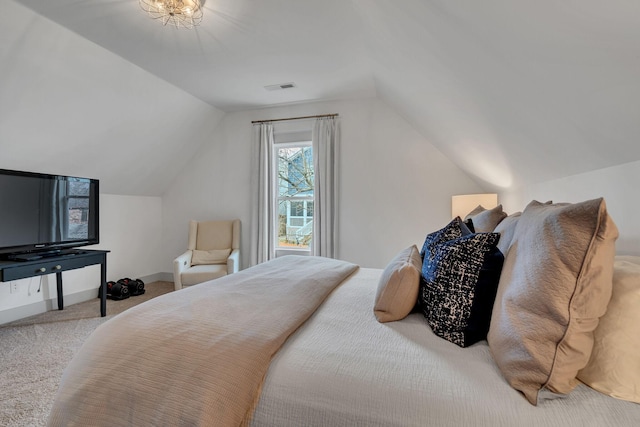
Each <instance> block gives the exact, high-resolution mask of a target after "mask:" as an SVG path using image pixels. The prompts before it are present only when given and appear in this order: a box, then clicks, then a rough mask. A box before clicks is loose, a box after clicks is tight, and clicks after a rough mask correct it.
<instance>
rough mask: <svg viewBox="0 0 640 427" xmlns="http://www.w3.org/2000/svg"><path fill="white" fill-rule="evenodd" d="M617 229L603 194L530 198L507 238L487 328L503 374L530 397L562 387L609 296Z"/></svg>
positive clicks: (569, 385) (570, 382)
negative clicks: (569, 199) (568, 199)
mask: <svg viewBox="0 0 640 427" xmlns="http://www.w3.org/2000/svg"><path fill="white" fill-rule="evenodd" d="M617 237H618V230H617V228H616V226H615V224H614V223H613V221H612V220H611V218H610V217H609V215H608V214H607V209H606V206H605V202H604V200H603V199H595V200H589V201H586V202H582V203H575V204H555V205H554V204H548V205H546V204H542V203H539V202H536V201H533V202H531V203H529V205H528V206H527V207H526V209H525V210H524V212H523V213H522V216H521V217H520V219H519V220H518V225H517V227H516V230H515V234H514V236H513V240H512V241H511V246H510V249H509V252H508V254H507V257H506V259H505V264H504V267H503V270H502V275H501V277H500V283H499V285H498V295H497V297H496V302H495V304H494V308H493V313H492V318H491V326H490V329H489V336H488V339H487V340H488V342H489V348H490V350H491V354H492V355H493V358H494V360H495V361H496V363H497V365H498V367H499V368H500V370H501V371H502V373H503V375H504V376H505V378H506V379H507V381H508V382H509V384H511V386H512V387H513V388H515V389H517V390H520V391H521V392H522V393H524V395H525V396H526V398H527V399H528V400H529V402H531V403H532V404H534V405H535V404H537V402H538V394H539V392H540V391H541V390H542V389H546V390H549V391H551V392H553V393H561V394H566V393H569V392H570V391H571V390H572V389H573V388H574V387H575V386H576V385H577V383H578V381H577V379H576V376H577V374H578V371H579V370H580V369H582V368H584V367H585V365H586V364H587V362H588V361H589V357H590V356H591V351H592V348H593V331H594V329H595V328H596V326H597V325H598V319H599V318H600V317H601V316H602V315H603V314H604V313H605V311H606V308H607V304H608V302H609V299H610V297H611V287H612V276H613V257H614V254H615V240H616V238H617Z"/></svg>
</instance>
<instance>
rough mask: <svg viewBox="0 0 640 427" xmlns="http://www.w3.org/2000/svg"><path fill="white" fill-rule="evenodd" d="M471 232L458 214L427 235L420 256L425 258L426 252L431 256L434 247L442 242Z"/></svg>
mask: <svg viewBox="0 0 640 427" xmlns="http://www.w3.org/2000/svg"><path fill="white" fill-rule="evenodd" d="M470 232H471V231H470V230H469V229H468V228H467V226H466V225H465V224H464V222H462V220H461V219H460V217H459V216H457V217H455V218H454V219H453V220H451V222H450V223H449V224H447V225H445V226H444V227H443V228H441V229H440V230H437V231H434V232H433V233H429V234H427V237H425V239H424V243H423V244H422V249H421V250H420V256H421V257H422V259H423V260H424V257H425V254H429V257H431V252H432V251H433V248H435V247H436V246H437V245H439V244H440V243H443V242H448V241H449V240H452V239H455V238H458V237H462V236H463V235H465V234H469V233H470Z"/></svg>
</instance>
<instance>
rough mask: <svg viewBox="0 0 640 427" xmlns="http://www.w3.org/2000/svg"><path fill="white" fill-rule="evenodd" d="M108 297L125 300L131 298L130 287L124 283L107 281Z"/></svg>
mask: <svg viewBox="0 0 640 427" xmlns="http://www.w3.org/2000/svg"><path fill="white" fill-rule="evenodd" d="M107 298H109V299H112V300H116V301H117V300H123V299H126V298H129V287H128V286H127V285H125V284H123V283H120V281H119V280H118V281H117V282H107Z"/></svg>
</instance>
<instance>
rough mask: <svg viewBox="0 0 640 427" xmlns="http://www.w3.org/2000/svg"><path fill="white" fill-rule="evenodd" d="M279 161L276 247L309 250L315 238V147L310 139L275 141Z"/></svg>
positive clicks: (279, 248) (277, 168) (278, 248)
mask: <svg viewBox="0 0 640 427" xmlns="http://www.w3.org/2000/svg"><path fill="white" fill-rule="evenodd" d="M274 149H275V151H276V153H275V154H276V155H275V156H274V158H275V159H276V162H277V167H276V168H275V170H276V171H277V172H276V173H277V178H276V179H277V184H278V185H277V192H278V194H277V198H278V203H277V209H278V215H276V221H277V224H276V227H275V229H276V232H277V234H278V236H277V239H275V242H276V249H277V250H296V251H305V252H309V251H310V244H311V240H312V238H313V197H314V193H313V185H314V170H313V149H312V147H311V141H303V142H292V143H281V144H275V146H274Z"/></svg>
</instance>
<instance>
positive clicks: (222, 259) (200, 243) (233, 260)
mask: <svg viewBox="0 0 640 427" xmlns="http://www.w3.org/2000/svg"><path fill="white" fill-rule="evenodd" d="M239 268H240V220H239V219H235V220H231V221H203V222H198V221H193V220H192V221H189V249H188V250H187V251H186V252H185V253H183V254H182V255H180V256H179V257H178V258H176V259H175V260H174V261H173V281H174V284H175V288H176V290H179V289H182V287H183V286H190V285H195V284H198V283H202V282H206V281H207V280H213V279H217V278H218V277H222V276H225V275H227V274H231V273H236V272H237V271H238V270H239Z"/></svg>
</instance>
